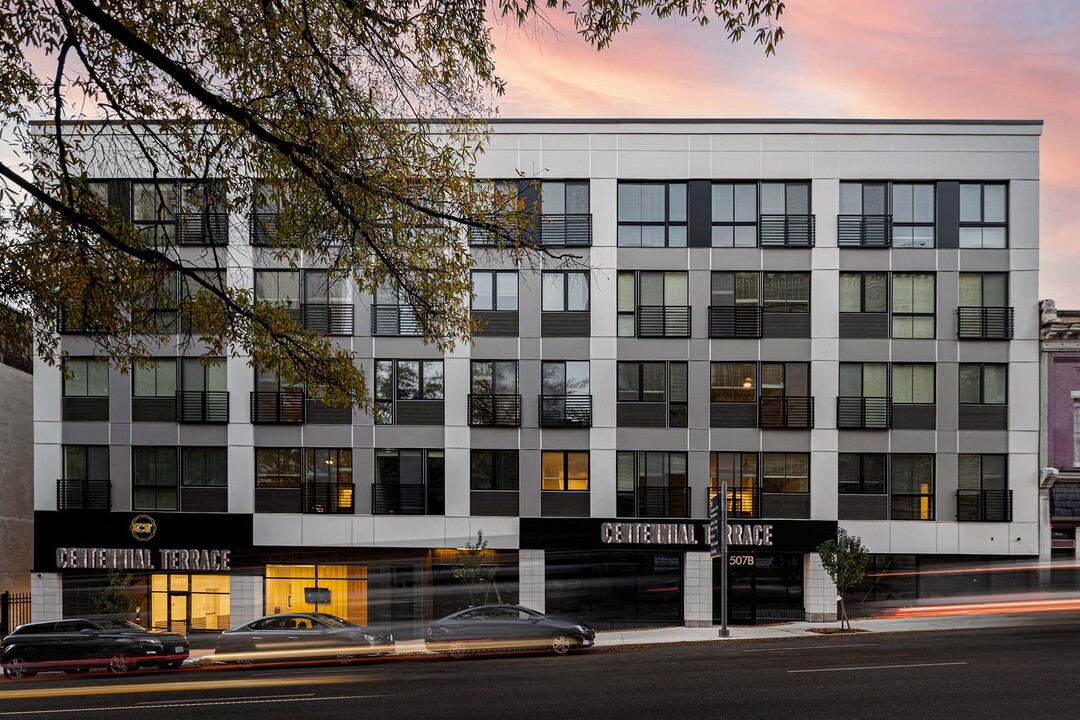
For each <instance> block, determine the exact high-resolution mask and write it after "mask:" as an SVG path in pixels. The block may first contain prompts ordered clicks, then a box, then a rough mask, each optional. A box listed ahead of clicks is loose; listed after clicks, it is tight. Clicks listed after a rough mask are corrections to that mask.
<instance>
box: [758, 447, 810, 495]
mask: <svg viewBox="0 0 1080 720" xmlns="http://www.w3.org/2000/svg"><path fill="white" fill-rule="evenodd" d="M776 456H783V458H784V475H783V476H782V477H783V480H781V482H782V483H790V482H793V481H794V482H800V479H803V476H801V475H792V474H791V458H792V457H793V456H799V457H800V458H801V459H804V460H805V462H806V475H805V478H804V479H805V483H806V489H805V490H780V489H775V488H772V489H770V486H769V476H768V474H767V473H766V471H765V464H766V459H768V458H770V457H776ZM810 461H811V453H809V452H786V451H784V452H775V451H764V452H762V453H761V457H760V458H759V460H758V477H759V480H760V484H761V492H763V493H769V494H771V495H772V494H775V495H809V494H810V487H811V474H812V473H811V466H810Z"/></svg>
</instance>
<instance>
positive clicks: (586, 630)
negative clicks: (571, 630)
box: [574, 625, 592, 635]
mask: <svg viewBox="0 0 1080 720" xmlns="http://www.w3.org/2000/svg"><path fill="white" fill-rule="evenodd" d="M574 627H576V628H577V631H578V632H579V633H581V634H582V635H588V634H589V633H591V632H592V630H591V629H590V628H589V627H588V626H586V625H575V626H574Z"/></svg>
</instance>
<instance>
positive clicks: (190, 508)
mask: <svg viewBox="0 0 1080 720" xmlns="http://www.w3.org/2000/svg"><path fill="white" fill-rule="evenodd" d="M180 508H181V509H182V510H183V511H184V512H228V511H229V489H228V488H223V487H222V488H188V487H185V488H180Z"/></svg>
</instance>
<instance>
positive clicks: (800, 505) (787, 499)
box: [761, 493, 810, 518]
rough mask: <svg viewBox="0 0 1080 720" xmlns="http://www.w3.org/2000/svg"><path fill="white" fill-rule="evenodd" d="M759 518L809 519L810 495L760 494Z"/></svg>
mask: <svg viewBox="0 0 1080 720" xmlns="http://www.w3.org/2000/svg"><path fill="white" fill-rule="evenodd" d="M761 517H763V518H809V517H810V495H809V493H807V494H794V493H762V494H761Z"/></svg>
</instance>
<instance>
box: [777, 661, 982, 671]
mask: <svg viewBox="0 0 1080 720" xmlns="http://www.w3.org/2000/svg"><path fill="white" fill-rule="evenodd" d="M948 665H967V663H966V662H940V663H915V664H912V665H864V666H861V667H834V668H813V669H811V670H788V672H789V673H816V672H843V671H847V670H892V669H894V668H920V667H946V666H948Z"/></svg>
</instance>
